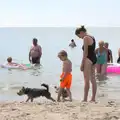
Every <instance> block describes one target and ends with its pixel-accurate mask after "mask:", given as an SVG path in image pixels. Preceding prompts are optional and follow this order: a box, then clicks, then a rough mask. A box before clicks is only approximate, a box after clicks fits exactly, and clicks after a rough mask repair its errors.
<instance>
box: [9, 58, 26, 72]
mask: <svg viewBox="0 0 120 120" xmlns="http://www.w3.org/2000/svg"><path fill="white" fill-rule="evenodd" d="M7 65H8V66H13V67H14V66H15V67H18V68H21V69H24V70H25V69H27V68H26V67H25V66H24V65H23V64H19V63H16V62H13V61H12V57H8V58H7Z"/></svg>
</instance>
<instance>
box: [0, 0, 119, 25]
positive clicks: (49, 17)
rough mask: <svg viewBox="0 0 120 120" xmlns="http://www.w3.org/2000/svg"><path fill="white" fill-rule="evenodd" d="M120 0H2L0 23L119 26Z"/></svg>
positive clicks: (0, 0)
mask: <svg viewBox="0 0 120 120" xmlns="http://www.w3.org/2000/svg"><path fill="white" fill-rule="evenodd" d="M119 5H120V0H0V27H56V26H57V27H66V26H67V27H76V26H80V25H86V26H115V27H117V26H120V13H119V12H120V7H119Z"/></svg>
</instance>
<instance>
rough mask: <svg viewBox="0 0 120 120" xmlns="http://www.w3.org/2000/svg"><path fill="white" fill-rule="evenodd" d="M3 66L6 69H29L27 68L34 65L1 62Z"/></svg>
mask: <svg viewBox="0 0 120 120" xmlns="http://www.w3.org/2000/svg"><path fill="white" fill-rule="evenodd" d="M0 67H1V68H6V69H23V70H27V69H31V68H32V67H33V66H32V65H31V64H20V65H17V66H10V65H6V64H1V65H0Z"/></svg>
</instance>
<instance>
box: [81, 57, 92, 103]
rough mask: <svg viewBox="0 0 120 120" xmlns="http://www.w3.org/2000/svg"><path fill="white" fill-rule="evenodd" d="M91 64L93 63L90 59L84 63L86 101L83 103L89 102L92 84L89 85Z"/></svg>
mask: <svg viewBox="0 0 120 120" xmlns="http://www.w3.org/2000/svg"><path fill="white" fill-rule="evenodd" d="M91 64H92V62H91V61H90V60H89V59H86V60H85V63H84V71H83V73H84V99H83V101H85V102H86V101H87V97H88V91H89V87H90V83H89V79H90V73H91V72H90V71H91Z"/></svg>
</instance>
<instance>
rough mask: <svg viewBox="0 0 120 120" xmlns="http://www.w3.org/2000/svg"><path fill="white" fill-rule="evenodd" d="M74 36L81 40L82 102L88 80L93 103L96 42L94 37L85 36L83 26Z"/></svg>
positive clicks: (85, 95) (86, 95)
mask: <svg viewBox="0 0 120 120" xmlns="http://www.w3.org/2000/svg"><path fill="white" fill-rule="evenodd" d="M75 34H76V35H77V36H78V37H79V38H82V39H83V42H84V44H83V47H82V49H83V59H82V63H81V67H80V69H81V71H83V74H84V82H85V84H84V99H83V101H85V102H86V101H87V97H88V92H89V87H90V84H89V82H90V80H91V83H92V98H91V101H95V96H96V90H97V85H96V80H95V64H96V61H97V58H96V54H95V46H96V42H95V39H94V37H91V36H90V35H88V34H87V31H86V29H85V28H84V26H81V27H80V28H78V29H76V31H75Z"/></svg>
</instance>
